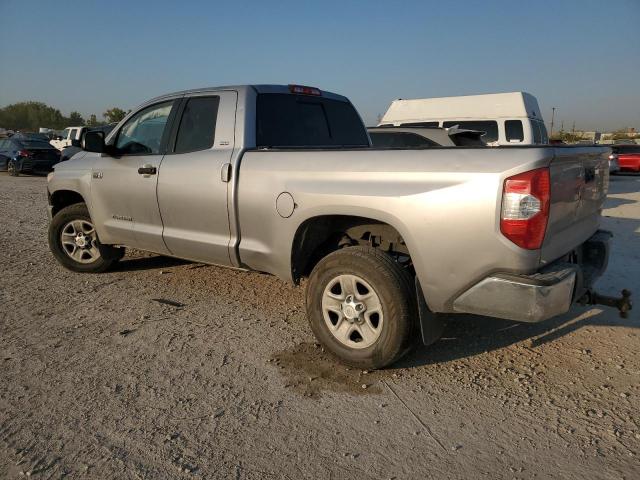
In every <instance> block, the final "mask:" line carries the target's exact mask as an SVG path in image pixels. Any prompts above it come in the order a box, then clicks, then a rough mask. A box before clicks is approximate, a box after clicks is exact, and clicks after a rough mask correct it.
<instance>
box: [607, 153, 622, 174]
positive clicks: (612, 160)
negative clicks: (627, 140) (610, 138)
mask: <svg viewBox="0 0 640 480" xmlns="http://www.w3.org/2000/svg"><path fill="white" fill-rule="evenodd" d="M619 171H620V164H619V163H618V154H617V153H613V152H612V153H611V154H610V155H609V173H618V172H619Z"/></svg>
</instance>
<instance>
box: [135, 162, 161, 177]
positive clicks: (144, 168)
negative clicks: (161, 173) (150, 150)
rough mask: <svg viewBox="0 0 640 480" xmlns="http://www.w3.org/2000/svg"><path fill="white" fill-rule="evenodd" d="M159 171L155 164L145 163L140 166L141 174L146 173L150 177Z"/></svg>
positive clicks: (139, 171)
mask: <svg viewBox="0 0 640 480" xmlns="http://www.w3.org/2000/svg"><path fill="white" fill-rule="evenodd" d="M157 172H158V169H157V168H156V167H154V166H153V165H148V164H147V165H143V166H141V167H140V168H138V173H139V174H140V175H144V176H145V177H149V176H151V175H155V174H156V173H157Z"/></svg>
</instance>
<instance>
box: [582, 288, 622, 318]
mask: <svg viewBox="0 0 640 480" xmlns="http://www.w3.org/2000/svg"><path fill="white" fill-rule="evenodd" d="M621 293H622V296H620V297H610V296H608V295H600V294H599V293H598V292H595V291H593V290H588V291H587V293H585V294H584V295H583V296H582V298H580V300H578V303H581V304H582V305H606V306H607V307H614V308H617V309H618V312H620V316H621V317H622V318H627V315H628V312H629V310H631V308H632V307H633V304H632V303H631V292H630V291H629V290H627V289H624V290H622V292H621Z"/></svg>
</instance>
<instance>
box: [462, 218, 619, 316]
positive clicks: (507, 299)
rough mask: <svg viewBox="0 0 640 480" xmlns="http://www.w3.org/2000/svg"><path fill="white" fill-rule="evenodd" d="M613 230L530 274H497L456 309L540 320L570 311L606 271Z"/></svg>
mask: <svg viewBox="0 0 640 480" xmlns="http://www.w3.org/2000/svg"><path fill="white" fill-rule="evenodd" d="M610 238H611V233H610V232H607V231H603V230H600V231H598V232H597V233H596V234H595V235H593V236H592V237H591V238H590V239H589V240H587V241H586V242H585V243H583V244H582V245H580V247H578V248H577V249H576V250H574V251H573V252H571V253H570V254H567V255H565V257H563V258H562V259H561V260H558V261H556V262H554V263H553V264H551V265H548V266H546V267H545V268H543V269H541V270H540V271H539V272H536V273H534V274H531V275H516V274H509V273H504V274H500V273H499V274H494V275H492V276H490V277H487V278H485V279H484V280H482V281H480V282H479V283H477V284H476V285H474V286H473V287H471V288H470V289H469V290H467V291H466V292H464V293H463V294H462V295H460V296H459V297H458V298H457V299H456V300H455V301H454V303H453V308H454V310H455V311H456V312H463V313H474V314H477V315H487V316H490V317H497V318H504V319H508V320H516V321H520V322H541V321H543V320H547V319H549V318H551V317H555V316H556V315H560V314H563V313H565V312H567V311H568V310H569V308H570V307H571V304H572V303H573V302H574V301H576V300H577V299H579V298H581V297H582V296H583V295H584V293H585V292H586V291H587V290H588V289H589V288H591V286H592V285H593V283H594V282H595V280H596V279H597V278H598V277H600V275H602V273H603V272H604V271H605V270H606V268H607V264H608V261H609V240H610Z"/></svg>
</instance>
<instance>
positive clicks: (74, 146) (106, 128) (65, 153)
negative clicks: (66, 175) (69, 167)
mask: <svg viewBox="0 0 640 480" xmlns="http://www.w3.org/2000/svg"><path fill="white" fill-rule="evenodd" d="M116 125H117V123H110V124H108V125H101V126H99V127H91V128H85V127H83V130H81V131H80V137H79V139H78V140H72V142H71V145H69V146H68V147H64V148H63V149H62V153H61V154H60V161H61V162H64V161H65V160H69V159H70V158H71V157H73V156H74V155H75V154H76V153H79V152H81V151H82V147H81V146H80V144H81V142H82V139H83V138H84V134H85V133H86V132H103V133H104V134H105V136H106V135H108V134H109V132H111V130H113V127H115V126H116Z"/></svg>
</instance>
